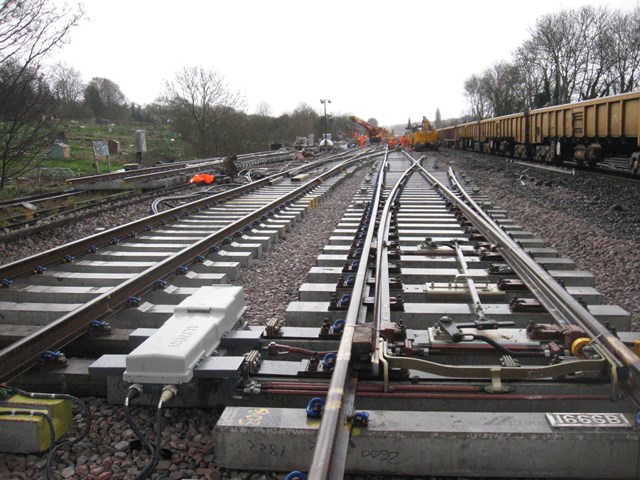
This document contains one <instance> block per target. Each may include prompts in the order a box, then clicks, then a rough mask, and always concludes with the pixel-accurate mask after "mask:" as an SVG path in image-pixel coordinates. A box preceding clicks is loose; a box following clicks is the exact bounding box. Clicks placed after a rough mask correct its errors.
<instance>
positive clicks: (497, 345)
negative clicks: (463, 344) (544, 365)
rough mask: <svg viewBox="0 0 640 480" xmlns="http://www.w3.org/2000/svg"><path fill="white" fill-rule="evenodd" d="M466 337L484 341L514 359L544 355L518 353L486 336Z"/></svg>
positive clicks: (541, 354)
mask: <svg viewBox="0 0 640 480" xmlns="http://www.w3.org/2000/svg"><path fill="white" fill-rule="evenodd" d="M466 337H471V338H470V339H469V340H482V341H483V342H487V343H488V344H489V345H491V346H492V347H493V348H495V349H496V350H498V351H499V352H500V353H504V354H505V355H511V356H512V357H541V356H543V355H544V353H543V352H517V351H514V350H509V349H508V348H507V347H505V346H504V345H501V344H499V343H498V342H496V341H495V340H493V339H491V338H489V337H485V336H484V335H476V334H473V335H467V334H465V339H466Z"/></svg>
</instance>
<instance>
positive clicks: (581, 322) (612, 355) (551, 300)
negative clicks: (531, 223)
mask: <svg viewBox="0 0 640 480" xmlns="http://www.w3.org/2000/svg"><path fill="white" fill-rule="evenodd" d="M422 158H424V157H422ZM422 158H421V159H420V160H422ZM420 169H421V171H422V172H423V174H424V175H425V176H426V177H427V178H429V180H430V181H431V182H433V183H434V184H436V185H438V188H440V190H441V191H442V192H443V193H444V194H445V195H447V197H448V198H449V200H450V201H451V202H452V203H453V204H454V205H455V206H456V207H457V208H458V209H460V210H461V211H462V212H463V213H464V215H465V216H466V217H467V218H468V219H469V221H470V222H471V223H472V224H473V226H474V227H476V228H477V229H478V230H479V231H480V233H481V234H482V235H484V236H485V237H486V238H487V240H489V241H490V242H492V243H494V244H496V246H497V248H498V250H499V251H500V253H501V254H502V255H503V256H504V258H505V259H506V260H507V261H508V262H509V264H510V265H511V266H512V267H513V268H514V270H515V271H516V273H518V275H519V276H520V277H521V278H522V280H523V282H524V283H525V285H527V287H528V288H529V289H530V290H531V292H532V293H533V294H534V295H535V296H536V298H537V299H538V300H539V301H540V302H541V304H542V305H544V306H545V308H547V310H548V311H549V313H550V314H551V315H552V316H553V318H554V319H555V321H556V322H557V323H558V324H559V325H561V326H562V325H567V324H572V325H577V326H579V327H581V328H583V329H584V330H585V331H586V332H588V333H589V334H591V335H592V336H593V338H592V342H594V343H596V344H599V345H600V346H601V347H602V348H604V349H605V351H606V353H607V354H606V356H607V360H608V361H609V362H610V363H612V368H615V369H616V372H615V374H616V376H617V377H618V378H619V379H621V380H622V381H623V386H624V387H625V388H624V389H625V391H626V393H627V394H628V395H629V396H630V397H631V399H632V400H633V401H634V403H636V405H639V406H640V358H638V357H637V356H636V355H635V354H634V353H633V352H632V351H631V350H630V349H629V348H627V347H626V346H625V345H624V344H623V343H622V341H620V339H619V338H617V337H616V336H615V335H614V334H613V333H611V332H609V331H608V330H607V329H606V328H605V327H604V325H602V324H601V323H600V322H599V321H598V320H597V319H596V318H595V317H594V316H593V315H592V314H591V313H590V312H589V311H588V310H587V309H586V308H585V307H583V306H582V305H580V303H578V302H577V301H576V300H575V299H574V298H573V297H571V295H569V293H568V292H567V291H566V290H565V289H564V288H563V287H562V286H561V285H559V284H558V282H556V281H555V279H554V278H553V277H552V276H551V275H549V273H547V272H546V271H545V270H544V269H543V268H542V267H541V266H540V265H539V264H538V263H537V262H535V261H534V260H533V259H532V258H530V257H529V256H528V255H527V253H526V252H525V251H524V250H523V249H522V248H521V247H520V246H519V245H518V244H517V243H516V242H515V241H514V240H513V239H512V238H511V237H509V235H507V233H506V232H505V231H504V230H503V229H502V228H501V227H500V226H499V225H497V224H496V222H495V221H494V220H493V219H492V218H491V217H490V216H489V215H488V214H487V213H486V212H485V211H484V209H482V208H481V207H480V206H479V205H478V204H477V203H476V202H475V201H474V200H473V199H472V198H471V197H470V196H469V194H468V193H467V192H466V191H465V190H464V188H463V187H462V185H461V184H460V182H459V181H457V179H455V180H454V178H455V176H454V175H453V171H452V170H451V169H449V178H450V179H451V181H452V182H453V185H454V186H455V188H457V189H458V190H459V192H460V194H461V195H462V197H463V199H460V198H458V197H457V196H456V195H455V193H454V192H452V191H451V190H450V189H449V188H447V187H446V186H445V185H444V184H442V183H441V182H439V181H438V180H437V179H436V178H435V177H434V176H433V175H431V174H430V173H429V172H428V171H427V170H426V169H424V168H423V167H422V166H420Z"/></svg>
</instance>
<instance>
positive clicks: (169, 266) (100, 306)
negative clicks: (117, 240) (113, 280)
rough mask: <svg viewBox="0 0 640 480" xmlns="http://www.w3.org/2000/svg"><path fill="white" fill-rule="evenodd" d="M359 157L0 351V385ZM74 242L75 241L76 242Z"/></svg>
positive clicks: (356, 160)
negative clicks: (131, 299) (128, 301)
mask: <svg viewBox="0 0 640 480" xmlns="http://www.w3.org/2000/svg"><path fill="white" fill-rule="evenodd" d="M359 160H360V158H359V157H357V156H356V157H354V158H352V159H350V160H347V161H345V162H342V163H341V164H340V165H337V166H336V167H334V168H332V169H331V170H329V171H327V172H324V173H322V174H321V175H320V176H318V177H317V178H315V179H313V180H311V181H309V182H307V183H306V184H303V185H301V186H300V187H298V188H296V189H295V190H293V191H291V192H289V193H287V194H286V195H283V196H282V197H280V198H278V199H276V200H274V201H272V202H270V203H269V204H267V205H265V206H264V207H262V208H260V209H258V210H256V211H254V212H252V213H250V214H248V215H246V216H244V217H243V218H241V219H239V220H237V221H236V222H234V223H232V224H230V225H229V226H227V227H225V228H223V229H221V230H218V231H217V232H215V233H213V234H211V235H209V236H207V237H205V238H203V239H202V240H199V241H198V242H196V243H194V244H193V245H190V246H189V247H186V248H184V249H183V250H181V251H179V252H178V253H176V254H175V255H172V256H171V257H168V258H166V259H165V260H163V261H161V262H159V263H158V264H157V265H155V266H153V267H150V268H148V269H147V270H145V271H143V272H141V273H140V274H138V275H136V276H134V277H132V278H130V279H129V280H127V281H125V282H123V283H122V284H120V285H118V286H116V287H114V288H112V289H110V290H109V291H108V292H106V293H104V294H102V295H100V296H98V297H96V298H94V299H92V300H91V301H89V302H87V303H86V304H84V305H83V306H82V307H79V308H77V309H75V310H73V311H72V312H69V313H68V314H66V315H64V316H62V317H60V318H58V319H57V320H54V321H53V322H51V323H49V324H48V325H46V326H44V327H41V328H39V329H37V330H35V331H34V332H32V333H31V334H29V335H27V336H25V337H23V338H21V339H20V340H18V341H17V342H15V343H14V344H12V345H10V346H9V347H6V348H4V349H2V350H0V382H6V381H9V380H11V379H12V378H14V377H15V376H16V375H18V374H19V373H21V372H23V371H24V370H26V369H28V368H29V367H31V366H32V365H34V364H35V363H36V362H37V361H38V358H39V355H40V354H41V353H42V352H43V351H45V350H50V349H58V348H61V347H62V346H64V345H66V344H68V343H69V342H71V341H72V340H74V339H76V338H78V337H79V336H81V335H82V334H83V333H85V332H86V330H87V326H88V324H89V322H91V321H92V320H101V319H104V318H106V317H107V316H108V315H110V314H113V313H114V312H115V311H117V310H119V309H120V308H121V307H122V306H123V304H125V302H126V301H127V299H128V298H130V297H131V295H135V294H140V293H141V292H146V291H149V290H151V289H152V288H153V285H154V283H155V282H156V281H157V280H160V279H166V278H168V277H171V276H173V275H174V274H176V269H177V268H178V267H181V266H185V265H189V264H193V263H195V258H196V257H198V256H200V255H206V254H208V253H209V252H210V250H211V248H213V247H215V246H217V245H218V244H219V243H221V242H222V241H223V240H224V239H225V238H228V237H229V236H231V235H233V234H234V233H235V232H237V231H239V230H242V229H243V228H244V227H245V226H247V225H251V224H252V223H253V222H254V221H257V220H259V219H261V218H262V217H263V216H264V215H265V214H268V213H269V212H273V211H274V209H277V208H279V207H281V206H282V205H285V204H287V203H289V202H291V201H292V200H293V199H295V198H297V197H299V196H302V195H305V194H306V193H307V192H309V191H310V190H311V189H312V188H314V187H316V186H318V185H320V184H321V183H322V182H323V181H324V180H325V179H326V178H328V177H330V176H332V175H335V174H337V173H339V172H341V171H342V170H344V169H345V168H346V167H348V166H350V165H352V164H354V163H355V162H358V161H359ZM76 243H77V242H76Z"/></svg>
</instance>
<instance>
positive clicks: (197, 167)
mask: <svg viewBox="0 0 640 480" xmlns="http://www.w3.org/2000/svg"><path fill="white" fill-rule="evenodd" d="M292 156H293V153H292V152H291V151H284V152H279V151H278V152H263V153H257V154H245V155H239V157H238V158H237V159H236V160H235V164H236V166H237V168H239V169H240V170H241V172H242V173H243V177H242V181H252V180H253V179H252V178H251V172H252V171H254V172H259V173H260V175H257V176H259V177H263V176H266V175H269V174H271V173H270V171H269V170H272V169H273V167H275V166H278V165H285V166H282V167H281V168H286V162H287V161H288V160H290V159H291V158H292ZM223 162H224V159H223V158H213V159H207V160H200V161H192V162H175V163H171V164H165V165H158V166H154V167H148V168H140V169H135V170H125V171H118V172H112V173H107V174H101V175H90V176H85V177H77V178H72V179H68V180H67V184H68V185H69V186H70V187H71V188H73V189H74V190H62V191H56V192H50V193H43V194H38V195H32V196H29V197H24V198H19V199H14V200H5V201H2V202H0V207H2V215H0V227H2V228H3V229H4V232H5V233H4V235H2V236H0V242H7V241H12V240H15V239H18V238H24V237H25V236H28V235H32V234H34V233H37V232H39V231H43V230H46V229H47V228H51V226H52V224H55V225H63V224H64V223H65V222H69V221H70V220H69V219H70V218H72V217H73V218H76V219H80V218H82V217H83V216H84V215H90V214H91V212H92V211H95V210H97V209H106V208H109V207H110V206H111V207H112V208H118V206H119V205H120V202H122V201H146V200H147V199H149V198H153V197H154V196H156V195H157V194H156V193H155V192H157V191H161V192H163V194H164V195H167V194H169V193H171V192H173V197H175V196H177V195H178V194H179V192H181V191H184V190H187V189H189V187H188V186H187V182H188V180H189V179H190V178H191V177H192V176H193V175H194V174H195V173H203V172H212V173H216V172H218V171H219V170H221V169H222V165H223ZM254 176H256V175H255V174H254ZM229 180H231V179H229ZM189 190H193V188H190V189H189ZM185 193H192V192H185ZM194 195H195V194H194ZM156 213H157V212H156Z"/></svg>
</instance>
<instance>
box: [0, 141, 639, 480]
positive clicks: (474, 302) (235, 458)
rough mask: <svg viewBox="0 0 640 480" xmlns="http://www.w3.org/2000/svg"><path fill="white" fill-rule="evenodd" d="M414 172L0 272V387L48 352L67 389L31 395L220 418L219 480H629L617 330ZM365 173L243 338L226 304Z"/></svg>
mask: <svg viewBox="0 0 640 480" xmlns="http://www.w3.org/2000/svg"><path fill="white" fill-rule="evenodd" d="M343 157H344V158H343ZM431 167H432V165H430V162H429V159H428V158H427V159H424V158H423V159H420V160H416V159H414V158H411V157H410V156H408V155H406V154H404V153H401V152H393V153H391V152H388V151H386V150H383V149H377V150H371V151H369V150H364V151H359V152H358V153H357V154H356V155H344V156H343V155H340V156H335V157H332V158H330V159H329V162H328V163H321V162H318V163H311V164H308V165H306V166H305V167H304V168H296V169H295V170H294V171H290V172H283V173H282V174H280V175H275V176H273V177H267V178H265V179H263V180H261V181H258V182H254V183H251V184H248V185H246V186H244V187H239V188H238V189H231V190H229V191H226V192H224V193H221V194H217V195H214V196H212V197H210V198H207V199H204V200H201V201H198V202H194V203H190V204H187V205H184V206H181V207H176V208H174V209H172V210H169V211H166V212H162V213H160V214H157V215H155V216H153V217H149V218H148V219H145V220H144V221H140V222H133V223H130V224H127V225H124V226H123V227H120V228H118V229H114V230H110V231H108V232H104V233H103V234H99V235H96V236H93V237H91V238H88V239H85V240H82V241H78V242H75V243H74V244H72V245H69V246H65V247H61V248H57V249H54V250H52V251H49V252H46V253H44V254H40V255H36V256H34V257H31V258H30V259H27V260H25V261H23V262H15V263H14V264H10V265H6V266H3V267H0V276H1V277H3V278H5V279H6V283H7V284H6V286H7V288H6V289H3V290H2V299H1V303H0V308H1V309H2V311H3V312H4V317H5V322H7V321H8V325H5V326H4V327H3V329H4V330H5V332H6V335H7V336H10V335H14V336H16V337H17V338H15V339H14V340H15V341H14V342H13V343H11V344H10V345H8V346H6V347H5V348H4V349H3V350H2V351H0V365H2V369H1V371H0V373H1V375H2V377H1V378H2V379H3V380H13V379H14V378H15V377H16V376H17V375H18V374H19V373H22V372H23V371H25V369H26V368H27V367H29V366H32V365H34V364H36V363H41V362H42V357H41V354H42V352H43V351H44V350H56V349H58V348H61V347H63V346H66V347H65V353H67V356H68V357H74V358H69V359H68V361H69V363H70V365H73V366H74V368H71V369H69V367H67V369H63V368H60V369H58V370H55V365H54V366H53V368H54V370H49V371H48V374H47V375H44V376H43V375H40V379H42V378H45V377H49V378H50V379H51V378H55V379H56V380H55V381H54V382H52V383H53V384H52V385H49V388H52V389H56V388H59V382H60V379H61V378H63V379H64V380H62V381H63V382H64V384H65V386H66V387H67V388H70V389H72V390H75V391H76V392H79V393H81V394H91V393H92V392H93V393H102V394H105V395H107V396H108V398H109V399H110V401H112V402H113V403H122V402H123V401H125V399H127V401H128V399H129V398H131V399H133V397H136V401H137V402H140V403H142V404H155V399H156V398H157V395H159V394H160V393H161V392H167V393H166V395H167V397H168V398H169V399H170V400H169V402H170V403H169V402H166V403H167V404H166V405H165V406H168V407H171V406H182V407H186V406H199V407H207V406H212V405H216V404H222V405H226V406H227V408H226V410H225V411H224V413H223V414H222V417H221V419H220V420H219V422H218V424H217V426H216V430H215V431H214V432H213V435H214V437H215V438H216V461H217V463H218V464H219V465H221V466H224V467H230V468H243V469H254V470H266V471H271V470H277V471H296V470H302V471H305V472H308V475H309V478H314V479H323V478H342V476H343V475H344V473H345V472H356V473H370V474H393V475H407V476H409V475H414V476H424V475H449V476H450V475H463V476H482V477H487V476H501V477H559V476H562V477H565V478H567V477H569V478H637V477H638V476H639V475H640V472H639V470H638V468H639V467H638V458H640V456H639V454H638V447H639V445H640V443H639V442H638V440H639V439H638V432H637V429H636V426H635V423H636V421H635V413H634V412H635V411H636V410H637V405H638V404H639V403H640V396H639V391H638V388H639V385H638V373H640V372H638V368H639V362H638V357H637V356H636V354H635V353H634V352H633V351H632V350H631V349H632V348H635V345H636V344H635V341H636V339H635V337H634V335H633V334H626V333H624V332H625V331H626V330H628V328H629V316H628V314H626V312H624V311H623V310H622V309H620V308H618V307H615V306H607V305H599V304H598V297H599V296H598V294H597V292H596V291H595V289H594V288H593V278H592V276H591V275H590V274H588V273H586V272H581V271H575V270H574V265H573V262H571V261H570V260H568V259H564V258H559V257H558V256H557V254H556V253H555V252H554V251H553V250H552V249H549V248H547V247H546V246H545V245H544V244H543V243H542V242H541V241H539V240H537V239H535V238H533V236H532V235H531V234H530V233H528V232H526V231H525V230H524V229H522V228H521V227H519V226H518V225H515V224H514V223H513V222H511V221H510V220H509V219H508V218H507V217H506V214H505V212H504V211H501V210H499V209H496V208H494V207H493V206H492V204H491V202H490V201H489V200H488V199H486V198H483V197H482V196H481V195H479V193H478V191H477V190H476V189H474V188H473V186H471V185H470V183H469V182H467V181H466V180H464V179H458V178H456V176H455V175H454V173H453V172H452V171H449V172H446V173H443V172H435V171H433V169H432V168H431ZM361 168H366V169H369V172H368V174H367V176H366V179H365V182H364V183H363V184H362V186H361V188H360V190H359V192H358V194H357V195H356V196H355V197H354V198H353V200H352V202H351V205H350V206H349V207H348V209H347V210H346V212H345V214H344V218H343V221H342V222H341V223H340V224H339V225H338V227H337V229H336V230H335V231H334V234H333V236H332V237H331V240H330V243H329V245H327V246H326V247H325V250H324V252H323V254H322V255H320V256H319V257H318V262H317V263H318V266H317V267H314V268H312V269H311V271H310V272H309V275H308V280H307V283H305V284H303V285H301V286H300V289H299V298H300V300H299V301H297V302H293V303H291V304H290V305H289V306H288V308H287V314H286V318H284V319H281V318H268V316H267V312H265V319H264V320H265V321H264V324H263V325H246V324H245V322H244V321H243V319H242V314H243V310H244V308H245V307H244V301H243V299H242V291H241V289H240V288H238V287H233V286H229V285H226V286H225V284H226V283H227V282H228V281H229V279H231V278H233V277H234V276H235V275H236V274H237V271H238V269H239V268H240V267H241V265H245V266H246V265H249V264H250V262H251V259H252V258H255V257H257V256H259V255H260V254H261V252H262V251H263V250H264V249H266V248H269V246H270V245H271V244H273V242H277V241H279V240H280V239H281V238H282V237H283V236H284V235H286V231H287V230H288V229H289V228H291V225H292V224H293V223H295V222H296V221H297V220H298V219H299V218H300V217H301V216H302V215H304V214H305V211H306V210H307V209H309V208H314V207H316V206H319V207H320V206H321V204H322V203H321V200H322V197H323V196H324V195H326V194H327V193H328V192H329V191H330V189H331V188H333V187H334V186H335V185H338V184H339V181H340V180H341V179H344V178H345V177H346V176H348V175H350V174H351V173H352V172H353V171H355V170H356V169H361ZM466 190H470V192H467V191H466ZM168 318H169V320H167V319H168ZM167 325H169V326H167ZM171 325H173V326H171ZM176 325H177V326H176ZM185 325H186V327H185ZM605 325H606V326H605ZM17 332H22V334H18V333H17ZM163 332H164V333H166V335H163ZM5 338H6V337H5ZM78 338H79V339H80V342H77V341H76V342H74V343H71V341H72V340H74V339H78ZM196 339H198V341H195V340H196ZM174 347H175V349H176V350H177V352H178V353H176V354H171V352H170V350H171V348H174ZM90 352H91V353H92V355H89V353H90ZM99 352H105V354H104V355H102V356H100V357H99V358H97V359H96V353H99ZM86 357H92V358H91V359H87V358H86ZM65 370H66V372H65ZM52 372H55V374H54V375H52V374H51V373H52ZM37 377H38V373H34V372H33V371H31V372H29V373H26V374H23V375H22V376H20V377H18V378H17V379H16V381H17V382H18V384H22V385H33V384H35V383H38V382H41V381H42V380H37V379H36V378H37ZM132 392H133V393H132ZM159 409H160V407H159ZM157 443H158V442H156V444H157ZM504 451H509V452H512V454H511V455H509V456H505V455H504V454H503V453H504ZM541 458H544V459H545V462H544V463H541V461H540V459H541ZM611 458H616V462H615V465H614V466H612V464H611ZM292 478H295V477H292ZM300 478H301V477H300Z"/></svg>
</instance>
